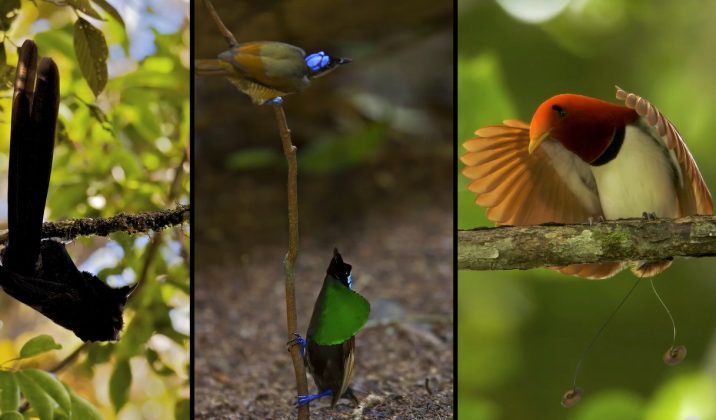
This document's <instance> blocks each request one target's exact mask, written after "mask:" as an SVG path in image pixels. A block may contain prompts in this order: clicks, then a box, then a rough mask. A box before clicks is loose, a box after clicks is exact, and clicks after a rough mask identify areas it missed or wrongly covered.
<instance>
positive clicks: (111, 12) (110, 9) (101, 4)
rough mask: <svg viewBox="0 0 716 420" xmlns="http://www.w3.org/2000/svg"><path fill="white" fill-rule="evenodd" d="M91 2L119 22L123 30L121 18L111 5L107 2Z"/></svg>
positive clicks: (98, 0)
mask: <svg viewBox="0 0 716 420" xmlns="http://www.w3.org/2000/svg"><path fill="white" fill-rule="evenodd" d="M93 2H94V3H95V4H96V5H97V6H99V7H101V8H102V10H104V11H105V12H107V13H108V14H109V15H110V16H112V17H113V18H114V19H115V20H116V21H117V22H119V23H120V24H121V25H122V27H123V28H124V27H125V26H124V20H123V19H122V16H121V15H120V14H119V12H117V9H115V8H114V6H112V5H111V4H109V3H108V2H107V0H93Z"/></svg>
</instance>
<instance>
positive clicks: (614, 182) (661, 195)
mask: <svg viewBox="0 0 716 420" xmlns="http://www.w3.org/2000/svg"><path fill="white" fill-rule="evenodd" d="M668 153H669V152H667V150H666V149H665V147H664V146H663V145H662V144H661V143H659V142H658V140H656V139H654V138H653V137H651V136H650V135H649V134H648V133H647V132H645V131H643V130H642V129H640V128H639V127H635V126H631V125H630V126H627V128H626V132H625V135H624V143H623V144H622V147H621V150H620V151H619V153H618V154H617V157H616V158H614V159H613V160H612V161H610V162H608V163H606V164H604V165H601V166H593V167H591V169H592V173H593V174H594V179H595V180H596V182H597V190H598V191H599V201H600V202H601V204H602V210H603V212H604V217H605V218H606V219H619V218H626V217H641V216H642V215H643V213H644V212H647V213H655V214H656V216H657V217H672V218H673V217H679V205H678V198H677V195H676V182H677V179H678V174H677V172H675V171H676V170H678V169H675V168H674V166H673V164H672V162H671V158H670V156H669V154H668Z"/></svg>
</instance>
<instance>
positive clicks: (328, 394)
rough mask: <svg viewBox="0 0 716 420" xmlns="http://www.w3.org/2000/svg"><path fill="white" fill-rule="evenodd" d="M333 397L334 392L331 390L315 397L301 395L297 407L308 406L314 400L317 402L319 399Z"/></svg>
mask: <svg viewBox="0 0 716 420" xmlns="http://www.w3.org/2000/svg"><path fill="white" fill-rule="evenodd" d="M332 396H333V391H331V390H330V389H329V390H327V391H323V392H321V393H320V394H315V395H299V396H298V400H297V401H296V405H297V406H299V407H300V406H302V405H306V404H308V403H310V402H311V401H313V400H317V399H319V398H323V397H332Z"/></svg>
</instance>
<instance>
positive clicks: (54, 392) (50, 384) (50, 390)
mask: <svg viewBox="0 0 716 420" xmlns="http://www.w3.org/2000/svg"><path fill="white" fill-rule="evenodd" d="M25 374H26V375H27V376H29V377H30V378H31V379H32V380H34V381H35V383H37V385H39V386H40V388H42V389H43V390H44V391H45V392H46V393H47V394H48V395H49V396H50V397H52V399H53V400H55V402H57V404H59V405H60V407H62V409H63V410H65V413H67V414H68V415H69V414H71V411H72V404H71V402H70V395H69V394H68V393H67V390H66V389H65V387H64V386H63V385H62V383H61V382H60V381H59V380H58V379H57V378H56V377H54V376H52V375H51V374H49V373H47V372H45V371H43V370H39V369H28V370H26V371H25Z"/></svg>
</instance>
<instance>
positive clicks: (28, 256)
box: [3, 40, 59, 275]
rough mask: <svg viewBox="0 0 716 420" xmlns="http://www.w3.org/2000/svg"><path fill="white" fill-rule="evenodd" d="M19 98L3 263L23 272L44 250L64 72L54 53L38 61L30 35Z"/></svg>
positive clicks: (15, 107) (14, 121)
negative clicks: (55, 61) (48, 194)
mask: <svg viewBox="0 0 716 420" xmlns="http://www.w3.org/2000/svg"><path fill="white" fill-rule="evenodd" d="M36 75H37V81H35V76H36ZM13 98H14V100H13V115H12V128H11V141H10V163H9V166H10V167H9V174H8V230H9V232H8V246H7V249H6V250H5V254H4V256H3V265H4V266H5V267H7V268H8V269H10V270H13V271H15V272H17V273H20V274H23V275H31V274H32V273H33V272H34V271H35V267H36V264H37V259H38V256H39V255H40V239H41V233H42V216H43V213H44V209H45V201H46V200H47V191H48V188H49V184H50V172H51V170H52V154H53V149H54V138H55V126H56V124H57V112H58V108H59V74H58V71H57V66H56V65H55V63H54V62H53V61H52V60H51V59H49V58H43V59H42V60H41V62H40V65H39V67H38V66H37V47H35V44H34V43H33V42H32V41H29V40H28V41H25V43H24V44H23V45H22V47H21V48H20V61H19V63H18V70H17V79H16V81H15V92H14V95H13Z"/></svg>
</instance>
